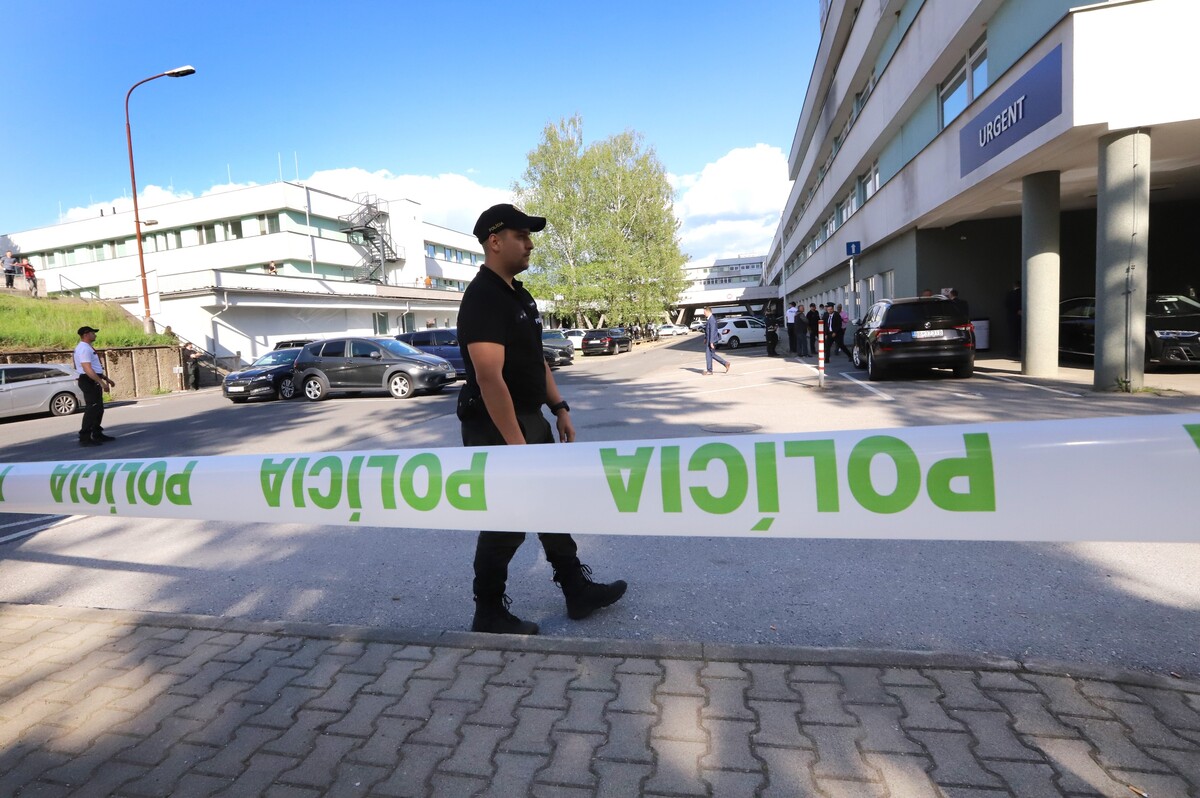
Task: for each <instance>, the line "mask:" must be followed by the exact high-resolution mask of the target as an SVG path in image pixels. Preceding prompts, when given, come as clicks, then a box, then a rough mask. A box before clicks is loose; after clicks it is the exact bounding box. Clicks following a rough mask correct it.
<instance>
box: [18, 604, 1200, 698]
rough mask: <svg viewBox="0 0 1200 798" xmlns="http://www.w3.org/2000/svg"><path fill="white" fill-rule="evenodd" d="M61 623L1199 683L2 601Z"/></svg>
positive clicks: (823, 652)
mask: <svg viewBox="0 0 1200 798" xmlns="http://www.w3.org/2000/svg"><path fill="white" fill-rule="evenodd" d="M5 614H13V615H22V616H25V617H32V618H42V619H48V620H62V621H79V620H83V621H88V622H91V623H103V624H108V625H111V626H155V627H162V628H183V629H192V630H205V631H216V632H236V633H242V634H265V635H277V636H281V637H283V636H286V637H304V638H310V639H322V640H341V641H350V642H363V643H390V644H395V645H415V646H430V647H433V646H443V647H448V648H465V649H491V650H497V651H518V652H532V653H543V654H568V655H576V656H608V657H639V658H656V659H681V660H715V661H736V662H752V663H768V664H777V665H844V666H847V667H873V668H889V667H894V668H922V669H928V670H971V671H993V672H1009V673H1029V674H1038V675H1045V676H1066V677H1071V678H1076V679H1084V680H1088V681H1097V682H1110V683H1113V684H1125V685H1131V686H1135V687H1148V688H1152V689H1157V690H1172V691H1176V692H1181V693H1194V694H1197V695H1200V681H1192V680H1189V679H1182V678H1172V677H1168V676H1159V675H1157V674H1152V673H1144V672H1141V671H1133V670H1128V669H1122V668H1113V667H1108V666H1105V665H1094V664H1087V663H1074V662H1064V661H1061V660H1054V659H1044V658H1037V657H1035V658H1030V659H1027V660H1024V661H1021V660H1014V659H1008V658H1005V657H993V656H988V655H981V654H971V653H966V652H955V651H908V650H902V649H901V650H890V649H870V648H815V647H801V646H754V645H734V644H726V643H694V642H685V641H678V642H677V641H643V640H607V639H600V638H570V637H562V638H557V637H556V638H552V637H521V636H517V635H490V634H481V633H476V632H460V631H456V630H436V629H407V628H392V627H376V626H354V625H348V624H319V623H304V622H297V621H254V620H246V619H243V618H228V617H222V616H213V615H193V614H187V613H175V612H149V611H147V612H138V611H130V610H116V609H104V608H98V607H64V606H61V605H59V606H51V605H43V604H15V603H9V602H0V615H5Z"/></svg>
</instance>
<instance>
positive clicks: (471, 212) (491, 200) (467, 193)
mask: <svg viewBox="0 0 1200 798" xmlns="http://www.w3.org/2000/svg"><path fill="white" fill-rule="evenodd" d="M306 182H307V183H308V185H310V186H312V187H314V188H319V189H321V190H322V191H328V192H331V193H333V194H339V195H341V196H344V197H353V196H354V195H355V194H360V193H363V192H366V193H369V194H374V195H375V196H376V197H379V198H380V199H385V200H398V199H409V200H413V201H414V202H419V203H420V204H421V211H422V216H423V217H424V220H425V221H427V222H431V223H433V224H437V225H441V226H442V227H449V228H450V229H452V230H461V231H469V230H470V229H471V228H472V227H474V226H475V220H476V219H478V218H479V214H480V212H481V211H482V210H483V209H484V208H488V207H491V206H492V205H495V204H496V203H498V202H512V192H511V191H509V190H508V189H500V188H490V187H488V186H481V185H479V184H478V183H476V182H475V181H473V180H471V179H470V178H469V177H466V176H464V175H456V174H442V175H436V176H430V175H394V174H392V173H391V172H389V171H387V170H386V169H383V170H380V171H378V172H368V171H366V170H365V169H359V168H357V167H352V168H349V169H329V170H326V171H323V172H316V173H314V174H313V176H312V177H311V178H309V179H308V180H307V181H306Z"/></svg>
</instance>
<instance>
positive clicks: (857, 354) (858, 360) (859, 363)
mask: <svg viewBox="0 0 1200 798" xmlns="http://www.w3.org/2000/svg"><path fill="white" fill-rule="evenodd" d="M850 358H851V359H852V360H853V361H854V368H856V369H860V368H862V367H863V365H864V364H863V356H862V347H860V346H859V345H858V344H857V343H856V344H854V351H853V352H852V354H851V355H850Z"/></svg>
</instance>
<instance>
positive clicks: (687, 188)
mask: <svg viewBox="0 0 1200 798" xmlns="http://www.w3.org/2000/svg"><path fill="white" fill-rule="evenodd" d="M668 177H669V179H670V181H671V185H672V186H674V187H675V189H676V200H675V215H676V216H677V217H678V218H679V220H680V241H681V245H682V247H683V251H684V252H686V253H687V254H688V256H689V257H690V259H691V261H692V262H697V263H705V262H711V261H712V260H714V259H715V258H725V257H734V256H737V255H761V254H766V251H767V248H768V247H769V246H770V244H771V238H772V237H773V236H774V235H775V230H776V228H777V227H778V225H779V214H780V212H781V211H782V210H783V205H784V203H785V202H786V201H787V196H788V191H789V189H790V187H791V183H790V181H789V180H788V171H787V157H786V156H785V155H784V154H783V151H782V150H780V149H779V148H778V147H770V146H768V145H766V144H757V145H755V146H754V147H743V148H738V149H735V150H731V151H730V152H728V153H727V154H725V155H723V156H722V157H721V158H718V159H717V160H716V161H714V162H713V163H710V164H708V165H706V166H705V167H704V168H703V169H702V170H701V171H700V173H699V174H690V175H669V176H668Z"/></svg>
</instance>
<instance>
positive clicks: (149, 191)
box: [62, 167, 512, 231]
mask: <svg viewBox="0 0 1200 798" xmlns="http://www.w3.org/2000/svg"><path fill="white" fill-rule="evenodd" d="M304 182H305V183H306V184H307V185H310V186H312V187H313V188H318V189H321V190H322V191H328V192H330V193H331V194H337V195H339V196H343V197H353V196H354V195H355V194H362V193H367V194H374V195H375V196H376V197H378V198H380V199H385V200H399V199H409V200H413V201H415V202H418V203H420V204H421V213H422V217H423V218H424V220H425V221H427V222H432V223H433V224H437V225H441V226H442V227H448V228H450V229H452V230H460V231H469V230H470V229H471V228H472V227H474V226H475V220H476V219H478V218H479V213H480V212H481V211H482V210H483V209H484V208H487V207H490V206H492V205H495V204H496V203H498V202H511V201H512V192H511V191H509V190H508V189H500V188H491V187H488V186H481V185H479V184H478V183H476V182H474V181H473V180H471V179H470V178H468V177H465V176H464V175H455V174H443V175H436V176H430V175H394V174H392V173H391V172H388V171H387V170H381V171H378V172H368V171H366V170H365V169H359V168H357V167H351V168H347V169H328V170H325V171H321V172H315V173H314V174H313V175H312V177H310V178H309V179H308V180H306V181H304ZM254 185H258V184H257V183H253V182H251V183H223V184H219V185H215V186H211V187H210V188H207V189H205V190H204V191H202V192H201V193H200V196H202V197H207V196H209V195H210V194H222V193H224V192H227V191H236V190H237V189H240V188H247V187H249V186H254ZM193 196H195V195H193V194H192V193H191V192H189V191H173V190H171V189H169V188H163V187H161V186H154V185H150V186H145V187H143V188H141V189H140V190H139V192H138V203H139V205H140V207H141V208H142V209H143V210H145V209H147V208H151V207H153V206H155V205H164V204H166V203H168V202H176V201H178V200H185V199H192V198H193ZM112 208H116V209H117V212H118V213H122V212H128V211H132V210H133V201H132V200H131V199H129V198H128V197H118V198H116V199H113V200H109V201H106V202H95V203H92V204H91V205H88V206H86V207H77V208H71V209H70V210H68V211H67V212H66V213H64V214H63V218H62V221H66V222H73V221H78V220H80V219H92V218H95V217H97V216H99V215H100V211H101V210H103V211H104V212H105V213H109V211H110V209H112Z"/></svg>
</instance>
